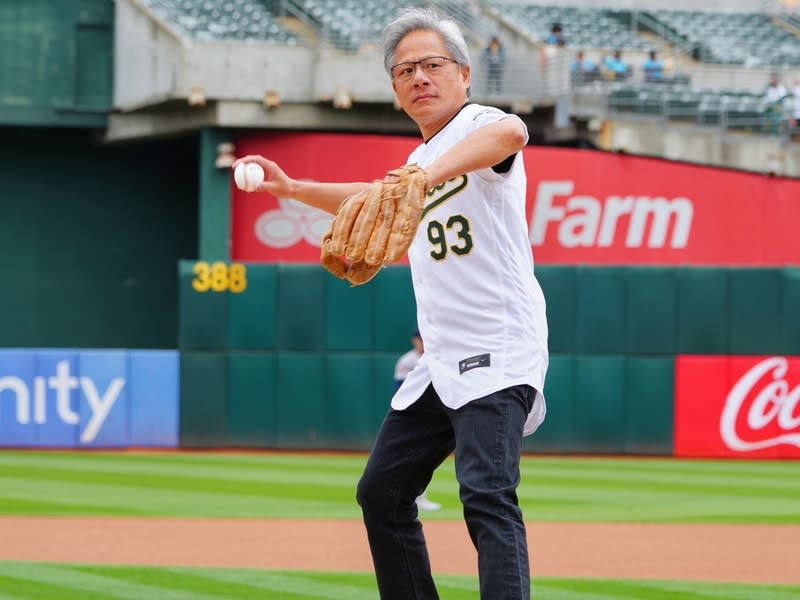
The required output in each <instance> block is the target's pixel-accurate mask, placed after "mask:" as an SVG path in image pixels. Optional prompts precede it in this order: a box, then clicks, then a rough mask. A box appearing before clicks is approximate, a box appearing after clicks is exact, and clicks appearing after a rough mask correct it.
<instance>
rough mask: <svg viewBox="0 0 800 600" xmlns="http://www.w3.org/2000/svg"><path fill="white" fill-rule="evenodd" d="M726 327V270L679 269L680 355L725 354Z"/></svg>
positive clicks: (726, 341)
mask: <svg viewBox="0 0 800 600" xmlns="http://www.w3.org/2000/svg"><path fill="white" fill-rule="evenodd" d="M727 325H728V272H727V270H726V269H715V268H691V269H679V270H678V348H677V354H726V353H727V351H728V327H727Z"/></svg>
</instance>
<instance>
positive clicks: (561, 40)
mask: <svg viewBox="0 0 800 600" xmlns="http://www.w3.org/2000/svg"><path fill="white" fill-rule="evenodd" d="M545 43H547V44H550V45H551V46H566V45H567V40H566V38H565V37H564V30H563V28H562V27H561V23H553V26H552V27H551V28H550V35H548V36H547V39H546V40H545Z"/></svg>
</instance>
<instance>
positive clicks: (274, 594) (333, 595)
mask: <svg viewBox="0 0 800 600" xmlns="http://www.w3.org/2000/svg"><path fill="white" fill-rule="evenodd" d="M436 582H437V587H438V588H439V592H440V594H441V596H442V598H447V599H448V600H475V599H476V598H477V597H478V592H477V590H478V581H477V578H476V577H464V576H455V575H441V576H436ZM0 585H2V589H3V592H4V593H6V594H12V595H11V596H10V598H12V599H14V600H17V599H25V600H28V599H32V598H47V599H48V600H49V599H51V598H58V599H59V600H73V599H74V600H79V599H80V600H84V599H89V600H92V599H94V598H113V599H123V600H127V599H131V598H141V599H143V600H144V599H147V600H150V599H160V600H184V599H186V600H188V599H189V598H191V599H196V600H216V599H222V598H225V599H229V600H238V599H247V600H250V599H252V598H270V599H287V600H340V599H342V598H346V599H347V600H374V598H376V597H377V588H376V584H375V577H374V575H373V574H372V573H333V572H310V571H268V570H260V569H227V568H225V569H223V568H203V569H199V568H188V567H187V568H182V567H170V568H161V567H140V566H98V565H60V564H47V563H0ZM533 597H534V598H537V599H539V600H626V599H627V600H673V599H675V598H680V599H681V600H720V599H727V600H792V599H796V598H798V597H800V586H784V585H754V584H736V583H713V582H684V581H642V580H615V579H564V578H534V582H533Z"/></svg>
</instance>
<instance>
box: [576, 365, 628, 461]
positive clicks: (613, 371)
mask: <svg viewBox="0 0 800 600" xmlns="http://www.w3.org/2000/svg"><path fill="white" fill-rule="evenodd" d="M624 426H625V357H624V356H577V357H576V358H575V443H574V445H573V447H572V450H573V451H574V452H601V453H607V452H622V451H624V449H625V434H624Z"/></svg>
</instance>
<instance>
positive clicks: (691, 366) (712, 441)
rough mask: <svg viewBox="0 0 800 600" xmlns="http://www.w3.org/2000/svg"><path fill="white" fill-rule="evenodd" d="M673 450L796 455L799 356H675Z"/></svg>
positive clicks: (721, 454) (702, 453) (799, 454)
mask: <svg viewBox="0 0 800 600" xmlns="http://www.w3.org/2000/svg"><path fill="white" fill-rule="evenodd" d="M675 455H676V456H694V457H699V456H704V457H736V458H800V357H789V356H679V357H678V358H677V361H676V365H675Z"/></svg>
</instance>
